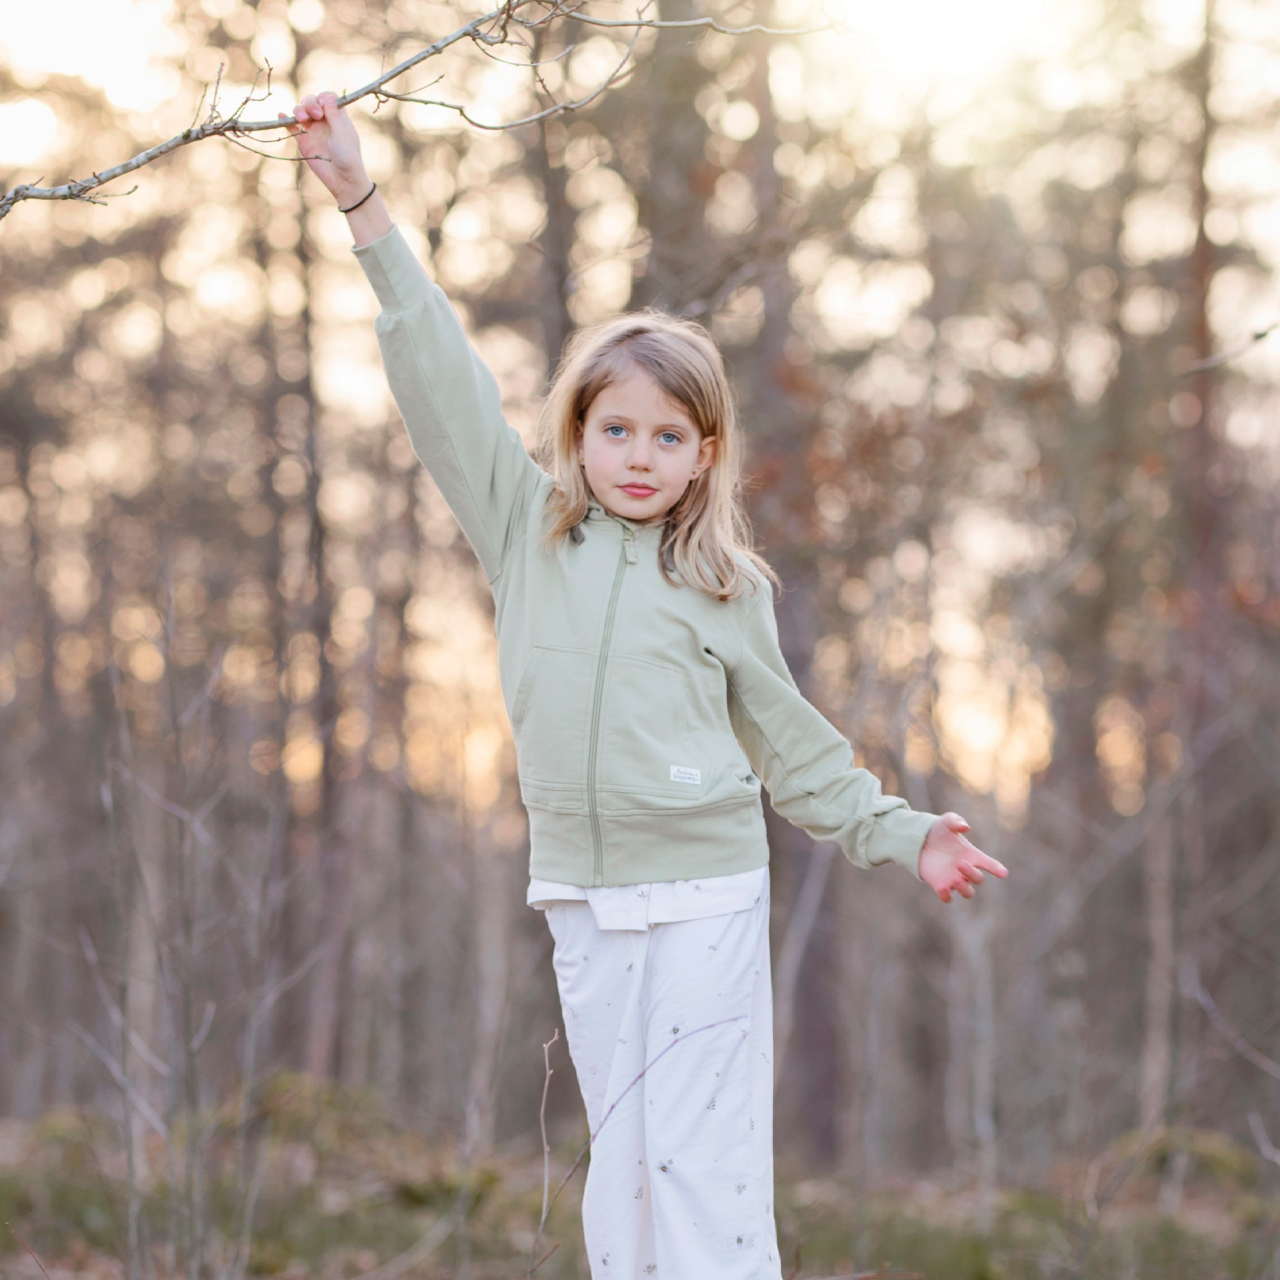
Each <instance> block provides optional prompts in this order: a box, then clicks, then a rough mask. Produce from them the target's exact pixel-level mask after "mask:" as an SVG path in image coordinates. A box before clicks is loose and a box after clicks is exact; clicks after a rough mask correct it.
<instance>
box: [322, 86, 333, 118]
mask: <svg viewBox="0 0 1280 1280" xmlns="http://www.w3.org/2000/svg"><path fill="white" fill-rule="evenodd" d="M319 103H320V110H321V111H323V112H324V114H325V116H326V117H328V118H329V119H330V120H332V119H333V117H334V115H335V114H336V113H337V111H338V95H337V94H336V93H334V92H333V91H332V90H329V89H326V90H325V91H324V92H323V93H322V94H321V95H320V97H319Z"/></svg>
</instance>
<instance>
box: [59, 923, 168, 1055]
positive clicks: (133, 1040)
mask: <svg viewBox="0 0 1280 1280" xmlns="http://www.w3.org/2000/svg"><path fill="white" fill-rule="evenodd" d="M80 946H81V948H82V949H83V951H84V956H85V959H86V960H87V961H88V962H89V971H90V972H91V973H92V974H93V981H94V986H96V987H97V989H98V997H99V999H100V1000H101V1001H102V1004H103V1006H104V1008H105V1009H106V1011H107V1016H108V1017H109V1018H110V1019H111V1021H112V1022H113V1023H114V1024H115V1027H116V1029H117V1030H118V1031H119V1032H120V1033H121V1034H122V1035H125V1036H128V1038H129V1043H130V1044H131V1045H132V1046H133V1047H134V1048H135V1049H136V1050H137V1052H138V1056H139V1057H140V1058H141V1059H142V1060H143V1061H144V1062H145V1063H146V1064H147V1066H149V1067H150V1068H151V1069H152V1070H153V1071H158V1072H159V1073H160V1074H161V1075H162V1076H167V1075H168V1074H169V1067H168V1064H167V1063H165V1062H163V1061H161V1059H160V1058H159V1057H157V1056H156V1054H154V1053H153V1052H152V1051H151V1049H150V1047H149V1046H148V1045H147V1042H146V1041H145V1040H144V1039H143V1038H142V1037H141V1036H140V1035H139V1034H138V1033H137V1032H136V1031H135V1030H134V1029H133V1028H132V1027H131V1026H130V1025H129V1023H128V1020H127V1019H126V1018H125V1016H124V1013H123V1011H122V1010H121V1008H120V1005H119V1003H118V1002H117V1001H116V999H115V997H114V996H113V995H112V994H111V991H110V989H109V988H108V987H107V983H106V979H105V978H104V977H103V976H102V965H101V964H100V963H99V961H98V952H97V949H96V948H95V947H94V945H93V939H92V938H91V937H90V936H89V931H88V930H87V929H83V928H82V929H81V930H80Z"/></svg>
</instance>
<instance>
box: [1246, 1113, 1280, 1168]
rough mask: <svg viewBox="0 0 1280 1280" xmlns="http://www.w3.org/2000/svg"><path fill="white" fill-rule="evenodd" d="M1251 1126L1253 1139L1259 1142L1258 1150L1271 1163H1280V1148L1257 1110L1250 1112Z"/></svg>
mask: <svg viewBox="0 0 1280 1280" xmlns="http://www.w3.org/2000/svg"><path fill="white" fill-rule="evenodd" d="M1249 1128H1250V1129H1251V1130H1252V1132H1253V1140H1254V1142H1256V1143H1257V1144H1258V1152H1259V1154H1260V1155H1261V1156H1262V1158H1263V1159H1264V1160H1266V1161H1267V1162H1268V1163H1270V1164H1275V1165H1280V1148H1277V1147H1276V1146H1274V1145H1273V1143H1272V1141H1271V1136H1270V1134H1268V1133H1267V1129H1266V1126H1265V1125H1264V1124H1263V1123H1262V1117H1261V1116H1260V1115H1259V1114H1258V1113H1257V1112H1256V1111H1250V1112H1249Z"/></svg>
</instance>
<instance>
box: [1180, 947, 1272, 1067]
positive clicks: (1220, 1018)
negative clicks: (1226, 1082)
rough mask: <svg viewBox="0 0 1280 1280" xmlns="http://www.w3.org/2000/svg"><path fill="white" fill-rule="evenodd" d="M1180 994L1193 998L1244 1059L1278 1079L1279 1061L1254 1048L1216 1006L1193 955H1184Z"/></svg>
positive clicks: (1218, 1031)
mask: <svg viewBox="0 0 1280 1280" xmlns="http://www.w3.org/2000/svg"><path fill="white" fill-rule="evenodd" d="M1182 994H1183V995H1184V996H1186V997H1187V998H1188V999H1191V1000H1194V1001H1195V1002H1196V1003H1197V1004H1198V1005H1199V1006H1200V1007H1201V1008H1202V1009H1203V1010H1204V1012H1205V1015H1206V1016H1207V1017H1208V1019H1209V1021H1210V1022H1212V1023H1213V1026H1214V1030H1215V1031H1217V1033H1218V1034H1219V1035H1220V1036H1221V1037H1222V1038H1223V1039H1224V1040H1225V1041H1226V1042H1227V1043H1228V1044H1229V1045H1230V1046H1231V1047H1232V1048H1233V1049H1234V1050H1235V1051H1236V1052H1237V1053H1238V1054H1239V1055H1240V1056H1241V1057H1242V1058H1243V1059H1244V1060H1245V1061H1246V1062H1251V1063H1253V1065H1254V1066H1255V1067H1257V1068H1258V1070H1259V1071H1265V1072H1266V1074H1267V1075H1269V1076H1270V1077H1271V1078H1272V1079H1273V1080H1280V1062H1277V1061H1276V1060H1275V1059H1274V1058H1268V1057H1267V1055H1266V1054H1265V1053H1262V1052H1261V1051H1260V1050H1258V1049H1255V1048H1254V1047H1253V1045H1251V1044H1250V1043H1249V1042H1248V1041H1247V1040H1246V1039H1245V1038H1244V1036H1242V1035H1241V1034H1240V1032H1239V1031H1238V1030H1237V1029H1236V1028H1235V1026H1233V1025H1232V1023H1230V1022H1229V1021H1228V1020H1227V1017H1226V1015H1225V1014H1224V1013H1223V1012H1222V1010H1221V1009H1219V1008H1218V1006H1217V1003H1216V1002H1215V1001H1214V998H1213V997H1212V996H1211V995H1210V994H1209V993H1208V992H1207V991H1206V990H1205V989H1204V987H1203V986H1202V985H1201V983H1200V971H1199V969H1198V967H1197V966H1196V961H1195V957H1194V956H1186V957H1184V959H1183V965H1182Z"/></svg>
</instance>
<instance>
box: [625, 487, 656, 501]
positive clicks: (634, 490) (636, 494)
mask: <svg viewBox="0 0 1280 1280" xmlns="http://www.w3.org/2000/svg"><path fill="white" fill-rule="evenodd" d="M620 488H621V489H622V492H623V493H626V494H630V495H631V497H633V498H648V497H650V496H651V495H652V494H655V493H657V492H658V491H657V489H652V488H650V487H649V486H648V485H647V484H624V485H621V486H620Z"/></svg>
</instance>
